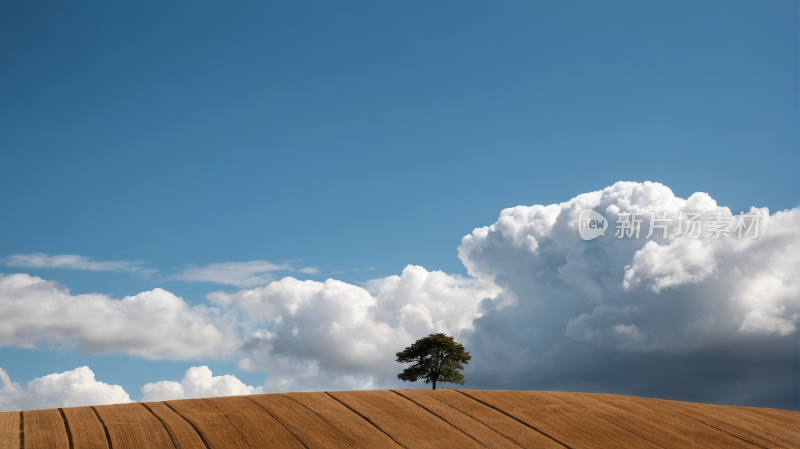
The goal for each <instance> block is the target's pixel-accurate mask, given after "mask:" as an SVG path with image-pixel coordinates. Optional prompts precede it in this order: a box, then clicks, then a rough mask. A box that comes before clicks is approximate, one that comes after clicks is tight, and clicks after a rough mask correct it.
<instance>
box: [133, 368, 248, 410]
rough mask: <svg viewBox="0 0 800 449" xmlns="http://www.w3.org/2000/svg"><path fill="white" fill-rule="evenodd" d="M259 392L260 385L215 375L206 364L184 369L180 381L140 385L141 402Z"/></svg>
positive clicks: (163, 381)
mask: <svg viewBox="0 0 800 449" xmlns="http://www.w3.org/2000/svg"><path fill="white" fill-rule="evenodd" d="M261 393H263V388H262V387H257V388H255V387H251V386H248V385H245V384H244V382H242V381H240V380H239V379H237V378H236V377H235V376H231V375H224V376H216V377H215V376H213V375H212V373H211V370H210V369H208V367H207V366H194V367H192V368H189V370H188V371H186V375H185V376H184V377H183V380H182V381H181V382H180V383H178V382H173V381H167V380H162V381H160V382H156V383H149V384H147V385H145V386H144V387H142V394H144V397H143V398H142V402H148V401H168V400H172V399H195V398H211V397H218V396H241V395H247V394H261Z"/></svg>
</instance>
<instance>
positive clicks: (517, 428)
mask: <svg viewBox="0 0 800 449" xmlns="http://www.w3.org/2000/svg"><path fill="white" fill-rule="evenodd" d="M428 394H429V395H430V397H432V398H434V399H436V400H438V401H441V402H443V403H445V404H447V405H449V406H450V407H453V408H454V409H456V410H458V411H460V412H461V413H464V414H465V415H468V416H470V417H471V418H473V419H475V420H476V421H478V422H480V423H481V424H483V425H485V426H486V427H488V428H490V429H492V430H494V431H495V432H497V433H499V434H500V435H503V436H505V437H506V438H508V439H509V440H511V441H513V442H514V443H516V444H517V445H519V446H521V447H525V448H529V447H530V448H548V449H556V448H563V447H564V446H563V445H561V444H559V443H557V442H555V441H554V440H553V439H551V438H548V437H547V436H545V435H544V434H542V433H541V432H538V431H536V430H533V429H532V428H530V427H529V426H527V425H525V424H522V423H520V422H519V421H517V420H516V419H514V418H512V417H509V416H507V415H505V414H503V413H501V412H499V411H497V410H495V409H493V408H491V407H488V406H486V405H484V404H481V403H480V402H478V401H476V400H474V399H472V398H469V397H467V396H465V395H463V394H461V393H458V392H456V391H452V390H436V391H431V392H429V393H428Z"/></svg>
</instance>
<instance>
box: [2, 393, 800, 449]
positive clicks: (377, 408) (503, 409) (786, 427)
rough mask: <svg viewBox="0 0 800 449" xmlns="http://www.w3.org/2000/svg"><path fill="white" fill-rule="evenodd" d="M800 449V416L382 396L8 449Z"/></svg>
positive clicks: (620, 403) (126, 418) (167, 414)
mask: <svg viewBox="0 0 800 449" xmlns="http://www.w3.org/2000/svg"><path fill="white" fill-rule="evenodd" d="M564 447H568V448H572V449H583V448H587V449H588V448H603V449H605V448H648V449H649V448H664V449H678V448H762V449H764V448H776V449H792V448H794V449H800V412H793V411H786V410H775V409H763V408H749V407H731V406H718V405H707V404H696V403H688V402H676V401H665V400H660V399H645V398H638V397H632V396H615V395H607V394H586V393H562V392H534V391H476V390H438V391H430V390H379V391H348V392H328V393H325V392H319V393H281V394H265V395H252V396H235V397H223V398H212V399H188V400H180V401H167V402H149V403H143V404H139V403H133V404H123V405H107V406H96V407H75V408H64V409H49V410H32V411H26V412H22V413H20V412H0V449H38V448H46V449H112V448H113V449H128V448H136V449H140V448H141V449H148V448H166V449H168V448H175V449H228V448H232V449H235V448H292V449H302V448H307V449H336V448H359V449H373V448H379V449H382V448H392V449H400V448H405V449H417V448H420V449H424V448H546V449H555V448H564Z"/></svg>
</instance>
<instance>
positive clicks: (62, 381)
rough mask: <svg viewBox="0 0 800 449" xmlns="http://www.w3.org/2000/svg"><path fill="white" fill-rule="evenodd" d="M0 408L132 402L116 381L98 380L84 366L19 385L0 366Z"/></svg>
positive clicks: (78, 405)
mask: <svg viewBox="0 0 800 449" xmlns="http://www.w3.org/2000/svg"><path fill="white" fill-rule="evenodd" d="M0 381H2V383H3V386H2V388H0V411H13V410H32V409H44V408H56V407H80V406H86V405H105V404H122V403H126V402H133V401H131V398H130V397H129V396H128V393H126V392H125V390H123V389H122V387H120V386H119V385H109V384H106V383H103V382H98V381H97V380H95V378H94V373H93V372H92V370H90V369H89V368H88V367H86V366H84V367H81V368H76V369H74V370H72V371H66V372H63V373H56V374H50V375H49V376H44V377H39V378H36V379H33V380H32V381H30V382H28V384H27V385H26V386H24V387H20V385H19V384H17V383H16V382H11V379H10V378H9V376H8V374H7V373H6V372H5V371H4V370H3V369H2V368H0Z"/></svg>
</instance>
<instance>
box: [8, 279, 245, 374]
mask: <svg viewBox="0 0 800 449" xmlns="http://www.w3.org/2000/svg"><path fill="white" fill-rule="evenodd" d="M236 329H237V327H236V320H235V317H233V316H231V315H224V314H218V313H217V311H216V310H215V309H210V308H208V307H206V306H204V305H199V306H195V307H190V306H189V305H188V304H187V303H186V302H185V301H184V300H183V299H181V298H179V297H177V296H175V295H173V294H172V293H170V292H168V291H165V290H162V289H160V288H156V289H153V290H151V291H147V292H143V293H139V294H138V295H136V296H127V297H125V298H123V299H121V300H115V299H112V298H110V297H108V296H106V295H102V294H97V293H93V294H87V295H71V294H70V293H69V290H67V289H66V288H64V287H63V286H61V285H59V284H58V283H56V282H53V281H45V280H43V279H41V278H38V277H35V276H30V275H27V274H12V275H7V276H4V275H0V346H7V345H18V346H25V347H31V346H33V345H35V344H36V343H38V342H46V343H47V344H49V345H51V346H53V345H62V344H64V345H77V347H78V348H79V349H80V350H82V351H84V352H88V353H91V354H96V355H100V354H108V353H113V352H123V353H126V354H130V355H135V356H138V357H143V358H146V359H155V360H161V359H182V360H187V359H200V358H220V357H223V356H224V355H225V354H229V353H230V352H232V351H235V349H236V348H237V347H238V346H239V345H240V340H239V339H238V337H237V332H236Z"/></svg>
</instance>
